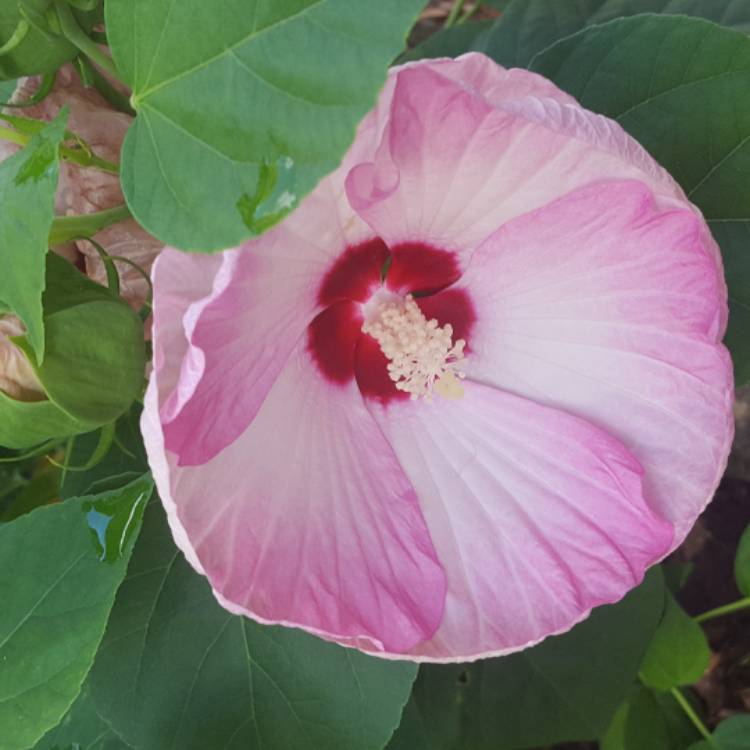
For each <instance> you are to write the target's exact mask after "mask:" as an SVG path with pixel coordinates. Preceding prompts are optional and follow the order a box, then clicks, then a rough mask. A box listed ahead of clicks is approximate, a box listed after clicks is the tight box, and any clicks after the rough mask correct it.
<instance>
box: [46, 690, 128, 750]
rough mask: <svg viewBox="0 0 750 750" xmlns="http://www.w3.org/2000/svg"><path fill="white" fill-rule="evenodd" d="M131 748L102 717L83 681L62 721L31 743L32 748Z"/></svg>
mask: <svg viewBox="0 0 750 750" xmlns="http://www.w3.org/2000/svg"><path fill="white" fill-rule="evenodd" d="M71 746H72V748H73V750H130V749H129V747H128V746H127V745H126V744H125V743H124V742H123V741H122V740H121V739H120V738H119V737H118V736H117V735H116V734H115V733H114V732H113V731H112V730H111V729H110V728H109V726H107V724H106V723H105V722H104V721H103V720H102V718H101V717H100V716H99V714H98V713H96V709H95V708H94V703H93V701H92V700H91V696H90V694H89V690H88V686H87V685H84V686H83V689H82V690H81V693H80V695H79V696H78V698H77V700H76V702H75V703H74V704H73V705H72V706H71V707H70V709H69V710H68V712H67V713H66V714H65V716H64V717H63V719H62V721H61V722H60V723H59V724H58V726H57V727H55V729H51V730H50V731H49V732H47V734H45V735H44V737H43V738H42V739H41V740H40V741H39V742H38V743H37V744H36V745H34V748H33V750H67V749H68V748H70V747H71Z"/></svg>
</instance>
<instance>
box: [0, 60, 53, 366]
mask: <svg viewBox="0 0 750 750" xmlns="http://www.w3.org/2000/svg"><path fill="white" fill-rule="evenodd" d="M1 59H2V57H1V56H0V60H1ZM66 120H67V111H66V110H63V111H62V112H60V114H59V115H58V116H57V117H56V118H55V119H54V120H53V121H52V122H51V123H50V124H49V125H48V126H47V127H45V128H44V129H43V130H42V131H40V132H39V133H37V134H36V135H35V136H34V137H33V138H32V139H31V140H30V141H29V144H28V145H27V146H26V148H24V149H23V150H22V151H19V152H18V153H17V154H14V155H13V156H11V157H10V158H8V159H6V160H5V161H3V162H2V163H0V205H1V206H2V207H3V210H2V212H0V254H2V258H3V272H2V274H0V304H1V305H5V306H6V307H8V308H10V309H11V310H13V311H14V312H15V313H16V314H17V315H18V317H19V318H21V320H22V321H23V322H24V324H25V325H26V329H27V331H28V340H29V343H30V345H31V348H32V350H33V351H34V353H35V356H36V359H37V361H38V362H41V360H42V357H43V355H44V324H43V322H42V292H43V290H44V276H45V264H44V258H45V256H46V254H47V235H48V234H49V230H50V226H51V225H52V217H53V214H54V210H55V191H56V190H57V178H58V173H59V159H58V146H59V145H60V142H61V141H62V138H63V135H64V133H65V122H66Z"/></svg>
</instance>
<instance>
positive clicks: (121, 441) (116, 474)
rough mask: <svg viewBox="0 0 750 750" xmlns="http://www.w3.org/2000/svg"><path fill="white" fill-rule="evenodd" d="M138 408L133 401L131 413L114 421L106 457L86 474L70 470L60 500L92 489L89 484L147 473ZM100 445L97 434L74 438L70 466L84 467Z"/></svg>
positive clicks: (139, 407)
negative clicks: (112, 435)
mask: <svg viewBox="0 0 750 750" xmlns="http://www.w3.org/2000/svg"><path fill="white" fill-rule="evenodd" d="M140 417H141V405H140V404H139V403H138V402H136V403H134V404H133V406H132V407H131V408H130V411H128V412H126V413H125V414H123V415H122V417H120V419H118V420H117V424H116V426H115V439H114V442H113V443H112V445H111V446H110V449H109V451H108V452H107V454H106V455H105V456H104V457H103V458H102V460H101V461H100V462H99V463H97V464H96V465H95V466H92V467H91V469H89V470H88V471H71V472H68V473H67V474H66V475H65V479H64V480H63V484H62V487H61V488H60V495H61V497H63V498H68V497H76V496H79V495H83V494H84V493H86V492H89V491H90V490H91V487H92V485H95V484H97V483H99V484H100V483H102V482H106V481H112V480H114V481H118V479H119V478H126V481H125V482H119V483H120V484H123V483H127V481H129V480H128V479H127V477H128V476H129V477H131V478H132V476H133V475H136V476H138V475H141V474H144V473H145V472H147V471H148V461H147V459H146V451H145V448H144V447H143V438H142V437H141V431H140V426H139V421H140ZM98 442H99V431H98V430H96V431H94V432H89V433H87V434H85V435H80V436H79V437H77V438H75V441H74V443H73V449H72V451H71V453H70V455H69V456H68V463H69V464H70V465H71V466H80V465H84V464H85V463H86V462H87V461H88V460H89V459H90V458H91V455H92V454H93V452H94V450H95V449H96V447H97V444H98Z"/></svg>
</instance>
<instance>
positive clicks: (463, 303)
mask: <svg viewBox="0 0 750 750" xmlns="http://www.w3.org/2000/svg"><path fill="white" fill-rule="evenodd" d="M460 275H461V269H460V268H459V265H458V260H457V258H456V255H455V254H454V253H451V252H448V251H446V250H440V249H438V248H434V247H430V246H429V245H425V244H417V243H404V244H401V245H396V246H394V247H392V248H388V247H387V245H386V244H385V243H384V242H383V241H382V240H381V239H379V238H376V239H373V240H368V241H367V242H363V243H361V244H359V245H354V246H351V247H348V248H347V249H346V251H345V252H344V253H342V254H341V255H340V256H339V258H338V259H337V260H336V262H335V263H334V265H333V266H332V267H331V269H330V270H329V271H328V273H327V274H326V275H325V277H324V278H323V282H322V283H321V285H320V289H319V292H318V301H319V302H320V304H321V305H323V306H324V308H325V309H324V310H323V312H321V313H320V314H319V315H318V316H317V317H316V318H315V319H314V320H313V322H312V323H311V324H310V326H309V328H308V347H309V350H310V352H311V354H312V356H313V358H314V360H315V362H316V364H317V366H318V369H319V370H320V372H321V373H322V375H323V376H324V377H325V378H326V379H327V380H328V381H330V382H331V383H334V384H339V385H343V384H346V383H348V382H349V381H350V380H351V379H352V378H355V379H356V382H357V385H358V386H359V389H360V391H361V392H362V395H363V396H365V397H367V398H373V399H376V400H378V401H380V402H381V403H387V402H389V401H391V400H392V399H404V398H409V394H408V393H405V392H404V391H402V390H399V389H397V388H396V385H395V383H394V381H393V380H392V379H391V377H390V375H389V373H388V369H387V368H388V364H389V360H388V358H387V357H386V355H385V354H384V353H383V350H382V349H381V345H380V344H379V343H378V341H377V340H376V339H375V338H373V337H372V336H370V335H369V334H366V333H364V332H363V331H362V326H363V324H364V320H365V313H364V308H365V305H366V304H367V303H368V302H369V301H370V300H372V299H373V297H375V296H376V295H377V294H379V293H382V292H383V291H386V292H390V293H393V294H394V295H400V296H403V297H406V295H413V296H414V298H415V302H416V303H417V305H418V307H419V309H420V310H421V311H422V314H423V315H424V316H425V317H426V318H427V319H428V320H431V319H435V320H437V322H438V325H439V326H440V327H443V326H445V325H446V324H450V325H451V326H452V327H453V339H454V340H458V339H463V340H464V341H465V342H466V345H467V346H466V348H467V349H468V345H469V334H470V332H471V327H472V325H473V323H474V321H475V315H474V308H473V306H472V304H471V300H470V299H469V296H468V294H467V293H466V292H465V291H464V290H462V289H451V288H450V286H451V284H453V283H454V282H455V281H456V280H457V279H458V278H459V276H460Z"/></svg>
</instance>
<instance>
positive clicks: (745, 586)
mask: <svg viewBox="0 0 750 750" xmlns="http://www.w3.org/2000/svg"><path fill="white" fill-rule="evenodd" d="M734 579H735V581H737V588H738V589H739V590H740V591H741V592H742V593H743V594H744V595H745V596H750V526H748V527H747V528H746V529H745V531H744V532H743V534H742V537H741V538H740V543H739V546H738V547H737V555H736V557H735V558H734Z"/></svg>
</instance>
